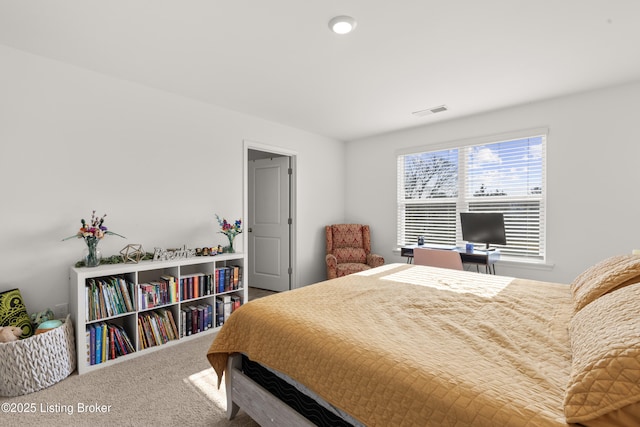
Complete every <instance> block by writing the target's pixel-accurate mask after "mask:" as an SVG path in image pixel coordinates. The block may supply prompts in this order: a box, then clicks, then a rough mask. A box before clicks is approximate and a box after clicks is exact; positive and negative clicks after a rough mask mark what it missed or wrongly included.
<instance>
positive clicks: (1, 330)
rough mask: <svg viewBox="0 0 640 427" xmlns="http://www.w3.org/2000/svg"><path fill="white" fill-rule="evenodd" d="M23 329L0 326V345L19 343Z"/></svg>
mask: <svg viewBox="0 0 640 427" xmlns="http://www.w3.org/2000/svg"><path fill="white" fill-rule="evenodd" d="M20 335H22V329H20V328H18V327H17V326H0V343H2V342H12V341H18V339H19V338H20Z"/></svg>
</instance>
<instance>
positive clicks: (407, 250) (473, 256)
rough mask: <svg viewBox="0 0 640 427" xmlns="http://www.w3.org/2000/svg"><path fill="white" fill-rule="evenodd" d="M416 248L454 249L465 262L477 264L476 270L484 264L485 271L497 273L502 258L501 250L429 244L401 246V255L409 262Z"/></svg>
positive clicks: (411, 260)
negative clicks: (497, 264)
mask: <svg viewBox="0 0 640 427" xmlns="http://www.w3.org/2000/svg"><path fill="white" fill-rule="evenodd" d="M414 248H427V249H446V250H453V251H456V252H458V253H459V254H460V258H461V259H462V262H463V263H464V264H475V265H476V270H477V271H478V272H479V271H480V266H481V265H484V271H485V273H490V274H496V265H495V264H496V261H498V260H499V259H500V251H498V250H493V251H480V250H475V249H474V251H473V252H467V251H466V249H465V248H456V247H443V246H440V247H439V246H437V245H434V246H429V245H423V246H418V245H408V246H402V247H401V248H400V255H401V256H403V257H406V258H407V264H411V263H412V262H413V249H414Z"/></svg>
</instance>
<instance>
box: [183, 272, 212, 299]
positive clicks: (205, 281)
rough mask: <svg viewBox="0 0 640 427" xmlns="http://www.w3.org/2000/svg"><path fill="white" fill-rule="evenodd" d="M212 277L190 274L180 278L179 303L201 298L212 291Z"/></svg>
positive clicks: (202, 274)
mask: <svg viewBox="0 0 640 427" xmlns="http://www.w3.org/2000/svg"><path fill="white" fill-rule="evenodd" d="M212 282H213V280H212V275H211V274H206V273H192V274H185V275H183V276H180V301H187V300H190V299H196V298H201V297H204V296H207V295H211V294H212V293H213V291H214V289H213V285H212Z"/></svg>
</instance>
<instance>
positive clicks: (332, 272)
mask: <svg viewBox="0 0 640 427" xmlns="http://www.w3.org/2000/svg"><path fill="white" fill-rule="evenodd" d="M324 259H325V262H326V263H327V279H335V278H336V277H338V259H337V258H336V257H335V255H332V254H327V256H325V257H324Z"/></svg>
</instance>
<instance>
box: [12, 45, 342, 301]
mask: <svg viewBox="0 0 640 427" xmlns="http://www.w3.org/2000/svg"><path fill="white" fill-rule="evenodd" d="M0 70H1V71H0V72H1V73H2V78H1V79H0V94H2V95H1V96H0V186H1V187H0V239H1V240H0V243H1V244H0V291H2V290H6V289H11V288H14V287H17V288H20V290H21V292H22V295H23V297H24V299H25V303H26V305H27V309H28V310H29V311H30V312H34V311H39V310H42V309H44V308H46V307H51V308H53V307H54V305H56V304H59V303H64V302H67V301H68V300H69V298H68V272H69V267H70V266H71V265H73V264H74V263H75V262H76V261H77V260H78V259H79V258H80V257H81V255H82V252H83V250H84V243H83V242H82V240H77V239H72V240H69V241H66V242H61V239H62V238H64V237H67V236H71V235H73V234H74V233H75V232H76V231H77V229H78V228H79V227H80V219H81V218H82V217H84V218H88V217H89V216H90V214H91V210H92V209H96V210H97V211H98V213H99V214H103V213H107V214H108V216H107V219H106V225H107V226H108V227H109V228H110V229H111V230H112V231H114V232H117V233H120V234H122V235H124V236H126V237H127V240H123V239H120V238H118V237H115V236H108V237H106V238H105V239H103V240H102V241H101V243H100V248H101V249H102V252H103V254H105V255H114V254H117V253H118V252H119V251H120V249H122V248H123V247H124V246H125V245H126V244H129V243H140V244H142V245H143V247H144V248H145V249H146V250H147V251H149V252H152V251H153V248H154V247H156V246H159V247H165V248H167V247H176V246H182V245H187V247H192V248H194V247H199V246H205V245H208V246H211V245H217V244H218V243H220V244H224V243H225V242H224V236H223V235H221V234H217V231H218V224H217V222H216V220H215V215H214V214H216V213H218V214H219V215H221V216H224V217H226V218H228V219H237V218H240V217H241V216H242V212H243V206H242V182H243V170H244V165H243V140H245V139H248V140H252V141H257V142H260V143H264V144H268V145H270V146H276V147H282V148H284V149H287V150H292V151H295V152H296V153H297V164H298V208H297V213H298V226H297V239H298V242H297V247H298V254H297V262H298V284H299V285H306V284H309V283H313V282H316V281H319V280H323V279H324V277H325V269H324V236H323V226H324V225H325V224H328V223H331V222H335V221H341V220H342V219H343V217H344V185H343V183H344V168H343V167H342V166H340V167H339V168H335V169H334V168H333V167H332V165H334V164H335V163H336V161H338V162H339V164H342V162H343V160H342V159H343V158H344V149H345V148H344V143H342V142H340V141H336V140H332V139H329V138H325V137H321V136H318V135H313V134H310V133H308V132H304V131H301V130H297V129H293V128H290V127H286V126H283V125H279V124H276V123H273V122H269V121H265V120H262V119H258V118H255V117H251V116H247V115H243V114H239V113H235V112H231V111H228V110H224V109H221V108H217V107H213V106H210V105H206V104H203V103H200V102H197V101H193V100H189V99H186V98H183V97H180V96H176V95H173V94H170V93H166V92H161V91H157V90H154V89H149V88H146V87H143V86H140V85H137V84H133V83H130V82H126V81H122V80H117V79H113V78H110V77H107V76H104V75H101V74H97V73H94V72H91V71H87V70H84V69H79V68H76V67H72V66H69V65H66V64H63V63H60V62H56V61H52V60H49V59H45V58H42V57H38V56H34V55H31V54H27V53H24V52H21V51H18V50H14V49H11V48H7V47H4V46H1V45H0ZM212 78H213V77H212ZM327 168H329V169H327ZM328 188H330V189H331V191H327V189H328ZM239 243H240V242H239ZM240 245H241V243H240ZM239 249H240V250H241V249H242V247H241V246H240V247H239Z"/></svg>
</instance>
